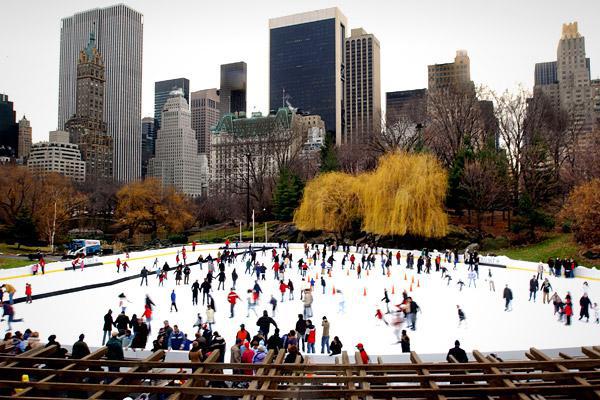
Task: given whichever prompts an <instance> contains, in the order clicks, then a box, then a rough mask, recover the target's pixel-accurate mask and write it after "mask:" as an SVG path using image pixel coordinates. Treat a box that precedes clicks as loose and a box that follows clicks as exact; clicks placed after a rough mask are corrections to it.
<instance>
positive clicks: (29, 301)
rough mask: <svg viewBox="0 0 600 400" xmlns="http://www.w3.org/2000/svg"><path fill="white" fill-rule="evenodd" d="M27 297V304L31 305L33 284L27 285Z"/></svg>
mask: <svg viewBox="0 0 600 400" xmlns="http://www.w3.org/2000/svg"><path fill="white" fill-rule="evenodd" d="M25 296H27V301H26V303H31V284H29V283H26V284H25Z"/></svg>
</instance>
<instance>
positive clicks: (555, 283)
mask: <svg viewBox="0 0 600 400" xmlns="http://www.w3.org/2000/svg"><path fill="white" fill-rule="evenodd" d="M321 247H322V246H321ZM178 249H180V248H172V249H160V250H153V251H147V252H136V253H131V254H130V259H129V261H128V264H129V266H130V269H129V270H128V271H127V272H126V273H125V274H124V273H123V272H121V273H120V274H117V273H116V267H115V264H114V260H116V258H117V256H111V257H104V258H101V259H100V260H101V261H103V262H104V265H102V266H98V267H92V268H86V269H85V270H84V271H80V270H76V271H64V270H63V269H64V266H65V265H67V263H56V264H49V265H47V266H46V271H47V273H46V274H45V275H37V276H23V275H27V274H29V273H30V268H28V267H27V268H20V269H12V270H3V271H0V283H10V284H12V285H13V286H14V287H15V288H16V289H17V293H16V295H15V297H16V298H18V297H22V296H24V290H25V283H26V282H28V283H31V285H32V287H33V293H34V294H39V293H44V292H51V291H55V290H59V289H64V288H70V287H77V286H84V285H88V284H92V283H98V282H104V281H111V280H115V279H118V278H120V277H123V276H124V275H130V274H132V275H133V274H138V273H139V272H140V270H141V269H142V266H144V265H145V266H146V267H147V268H148V269H150V270H151V268H152V263H153V261H154V258H155V257H158V260H159V265H162V264H163V263H164V262H165V261H167V262H168V263H169V265H170V266H171V267H174V266H175V254H176V251H177V250H178ZM290 249H291V251H292V253H293V256H294V261H293V262H292V268H291V269H290V270H286V273H285V279H286V281H287V279H290V278H291V279H292V281H293V283H294V286H295V300H293V301H288V296H287V294H286V296H285V301H284V302H281V296H280V292H279V282H278V281H276V280H275V279H274V278H273V276H274V274H273V270H272V269H271V266H272V264H273V263H272V261H271V252H270V251H269V250H267V251H266V252H265V254H264V255H263V254H262V252H261V251H259V252H258V254H257V260H258V261H259V262H264V263H265V265H266V266H267V274H266V280H265V281H259V284H260V286H261V288H262V290H263V294H262V295H261V299H260V304H259V305H258V306H257V308H256V311H257V313H258V314H259V316H260V315H261V314H262V311H263V310H269V315H271V312H270V310H271V306H270V304H268V302H269V300H270V297H271V294H273V295H274V296H275V298H276V299H277V300H278V305H277V311H276V315H275V320H276V321H277V323H278V325H279V327H280V330H281V334H282V335H283V334H284V333H287V332H288V331H289V330H290V329H294V327H295V322H296V320H297V315H298V314H299V313H302V311H303V305H302V302H301V301H300V288H301V287H302V286H303V283H302V281H301V276H300V274H299V272H298V270H297V264H296V261H297V260H298V259H299V258H300V257H303V256H304V254H302V253H303V248H302V245H301V244H297V245H290ZM217 251H218V249H217V245H205V246H198V247H197V248H196V251H195V252H194V253H192V251H191V246H187V254H188V262H191V261H195V260H196V259H197V258H198V256H199V255H200V254H203V255H204V256H207V255H208V254H209V253H210V254H211V255H212V256H213V257H216V254H217ZM281 251H282V250H281V249H278V252H279V253H281ZM393 254H394V255H395V250H393ZM405 254H406V252H403V257H402V264H401V266H397V265H396V260H395V259H394V260H393V264H392V268H391V275H390V276H389V277H388V276H387V275H384V274H382V270H381V267H380V261H379V260H380V258H379V256H377V260H376V263H375V266H374V267H373V269H372V270H370V271H369V273H368V274H367V271H365V270H363V272H362V278H360V279H358V278H357V276H356V271H354V270H351V271H350V272H349V273H348V267H349V262H348V263H346V268H345V270H343V271H342V270H341V264H340V261H341V259H342V255H343V253H342V252H337V253H335V259H336V262H335V264H334V269H333V272H332V276H331V277H329V276H327V275H326V285H327V286H326V288H325V293H324V294H323V291H322V287H321V284H320V279H316V278H317V274H318V275H319V278H320V276H321V269H320V267H311V269H310V270H309V271H308V276H309V277H311V278H313V277H314V278H315V281H316V284H315V290H314V302H313V306H312V309H313V314H314V315H313V317H312V318H311V319H312V321H313V323H314V324H315V326H316V327H317V341H316V346H315V348H316V352H317V353H319V352H320V341H321V332H322V328H321V320H322V317H323V316H326V317H327V318H328V320H329V321H330V324H331V328H330V336H331V339H333V336H339V338H340V340H341V341H342V343H343V345H344V347H343V350H349V351H352V350H353V348H354V346H355V345H356V344H357V343H359V342H361V343H363V344H364V345H365V349H366V350H367V352H368V353H369V354H390V355H391V354H399V353H401V349H400V345H399V344H396V336H395V334H394V329H393V328H392V327H388V326H386V325H385V324H384V323H382V322H381V321H378V320H377V318H376V317H375V313H376V310H377V308H380V309H381V310H382V311H383V312H384V313H385V311H386V309H385V303H384V302H382V301H381V299H382V297H383V291H384V289H385V288H387V289H388V293H389V295H390V296H391V300H392V301H391V303H390V307H391V308H394V305H395V304H399V303H400V302H401V299H402V296H401V294H402V291H403V290H406V291H407V292H408V295H409V296H412V297H413V299H414V300H415V301H416V302H417V303H418V304H419V306H420V308H421V312H420V313H418V316H417V324H416V325H417V329H416V331H411V330H408V335H409V336H410V339H411V350H415V351H417V352H419V353H422V354H426V353H444V352H446V351H447V350H448V348H450V347H452V345H453V343H454V340H456V339H459V340H460V341H461V344H462V347H463V348H464V349H465V350H467V351H469V350H472V349H478V350H481V351H486V352H489V351H507V350H521V349H528V348H529V347H538V348H543V349H551V348H564V347H576V346H583V345H598V344H599V340H600V339H599V338H600V325H597V324H595V323H593V319H594V312H593V310H590V314H591V318H590V322H589V323H585V322H582V321H578V318H579V309H580V307H579V299H580V297H581V296H582V294H583V290H584V289H583V283H584V279H580V278H575V279H565V278H563V277H561V278H554V277H550V283H551V284H552V288H553V291H551V293H550V295H552V293H553V292H554V291H557V292H558V294H559V295H560V296H561V298H562V299H563V300H564V297H565V295H566V294H567V292H570V293H571V296H572V299H573V304H574V316H573V323H572V325H571V326H565V325H564V324H563V323H560V322H557V316H555V315H554V314H553V306H552V304H542V292H538V298H537V301H536V302H533V301H531V302H529V301H528V296H529V280H530V279H531V277H532V275H533V274H534V273H533V272H530V271H524V270H517V269H502V268H493V267H492V273H493V280H494V283H495V287H496V291H495V292H493V291H490V289H489V282H488V281H487V276H488V267H485V266H481V267H480V271H479V275H480V278H479V279H478V280H477V287H470V288H469V287H468V286H467V285H468V279H467V267H466V266H465V265H462V264H459V265H458V269H457V270H456V271H453V270H452V265H448V266H447V267H448V270H449V272H450V274H451V275H452V281H451V283H450V285H449V286H448V285H447V281H446V280H442V279H441V274H440V273H439V272H438V273H436V272H433V271H434V269H435V268H432V273H431V274H424V273H422V274H420V275H419V274H417V273H416V267H415V269H414V270H407V269H406V268H405V265H406V264H405V261H406V258H405V256H404V255H405ZM413 254H416V256H417V257H418V255H419V253H413ZM118 256H119V257H120V258H121V260H125V256H124V255H118ZM433 257H435V255H433ZM358 260H360V256H359V255H357V261H358ZM415 264H416V261H415ZM233 267H236V268H237V273H238V274H239V279H238V281H237V285H236V289H237V290H236V292H237V293H238V295H239V296H240V297H241V298H242V301H240V302H238V304H237V305H236V308H235V314H236V315H235V318H233V319H230V318H229V304H228V303H227V294H228V293H229V289H230V288H231V283H232V282H231V271H232V268H233ZM53 270H56V272H52V271H53ZM244 270H245V264H244V261H242V260H241V256H240V257H238V259H237V261H236V263H235V264H233V265H232V266H230V265H227V266H226V273H227V281H226V283H225V288H226V290H216V287H217V284H218V282H217V281H216V280H213V285H212V286H213V292H212V295H213V297H214V299H215V302H216V313H215V321H216V323H215V325H214V326H213V330H216V331H218V332H219V333H220V334H221V335H222V336H223V337H224V338H225V340H226V342H227V349H229V347H231V345H232V344H233V342H234V338H235V333H236V331H237V330H238V329H239V325H240V324H242V323H243V324H245V325H246V328H247V329H248V330H249V331H250V333H251V334H252V335H254V334H255V333H256V332H257V330H258V327H257V326H256V320H257V319H258V318H257V317H256V316H255V315H254V314H253V313H251V314H250V317H246V311H247V306H246V296H247V293H246V291H247V289H249V288H252V286H253V285H254V281H255V276H252V277H251V276H249V275H246V274H244ZM151 272H153V271H151ZM206 272H207V265H206V264H205V265H204V267H203V270H202V271H201V270H200V268H199V267H198V266H197V265H196V266H192V273H191V277H190V284H191V283H193V282H194V281H195V280H196V279H198V280H199V282H200V283H201V282H202V280H203V278H204V277H205V275H206ZM405 275H406V279H405ZM545 276H546V274H545ZM413 278H414V283H413V284H412V291H410V286H411V282H412V280H413ZM459 279H462V280H463V281H464V282H465V283H466V284H467V285H466V286H465V287H464V288H463V290H462V291H459V287H458V286H457V282H458V280H459ZM148 282H149V286H147V287H146V286H142V287H140V279H134V280H130V281H127V282H124V283H121V284H117V285H113V286H108V287H104V288H99V289H92V290H86V291H82V292H77V293H72V294H67V295H61V296H55V297H50V298H46V299H40V300H34V302H33V303H32V304H25V303H19V304H15V306H14V308H15V317H16V318H24V320H25V321H24V322H22V323H15V324H13V331H14V330H21V331H22V330H24V329H26V328H30V329H32V330H37V331H39V332H40V337H41V338H42V341H45V340H46V338H47V337H48V336H49V335H50V334H56V335H57V338H58V341H59V342H61V343H62V344H65V345H67V344H71V343H73V342H75V341H76V340H77V337H78V336H79V334H80V333H85V335H86V341H87V343H88V344H89V345H90V346H98V345H100V344H101V341H102V326H103V316H104V314H106V312H107V310H109V309H112V310H113V316H114V317H116V316H117V314H118V313H119V311H120V310H119V307H118V305H119V299H118V297H117V296H118V295H119V294H120V293H125V294H126V296H127V298H128V299H129V301H131V303H130V304H128V305H127V314H128V315H129V316H131V315H132V314H134V313H136V314H137V315H138V316H139V315H141V314H142V312H143V309H144V298H145V296H146V295H149V296H150V297H151V298H152V300H153V301H154V303H156V307H155V309H154V313H153V321H152V334H151V336H150V338H149V340H148V346H147V349H148V348H150V347H151V342H152V340H154V339H155V338H156V334H157V332H158V330H159V328H160V327H161V326H162V324H163V321H164V320H168V321H169V322H170V324H171V326H173V325H178V326H179V328H180V329H181V330H182V331H183V332H184V333H187V334H188V336H189V337H190V338H193V336H194V335H193V334H194V332H195V331H196V328H194V327H193V324H194V323H195V321H196V315H197V313H201V314H202V316H203V318H205V317H206V308H205V307H204V306H202V299H201V294H200V296H199V297H200V304H199V305H198V306H193V305H192V292H191V288H190V287H191V285H183V284H182V285H180V286H176V285H175V275H174V272H173V271H171V272H169V277H168V280H167V281H165V284H164V286H163V287H159V286H158V279H157V278H156V277H155V275H154V274H151V275H149V277H148ZM506 284H508V285H509V287H510V288H511V289H512V291H513V296H514V300H513V310H512V311H511V312H505V311H504V301H503V299H502V291H503V289H504V287H505V285H506ZM540 284H541V282H540ZM588 284H589V290H588V294H589V297H590V299H591V301H592V303H594V302H599V301H600V282H599V281H597V280H596V281H595V280H588ZM334 288H335V289H337V290H340V291H341V292H342V293H341V294H340V293H338V294H335V295H334V294H333V289H334ZM173 289H175V292H176V294H177V305H178V307H179V312H170V311H169V307H170V293H171V290H173ZM392 290H393V291H394V294H392ZM342 302H343V303H344V310H343V311H342V310H340V308H341V305H340V303H342ZM457 305H460V306H461V307H462V309H463V311H464V312H465V314H466V323H465V324H463V326H460V327H459V326H458V315H457V310H456V306H457ZM2 328H3V329H6V322H3V323H2ZM272 332H273V328H271V331H270V333H272ZM227 357H228V356H227Z"/></svg>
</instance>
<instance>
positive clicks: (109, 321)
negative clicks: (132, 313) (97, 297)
mask: <svg viewBox="0 0 600 400" xmlns="http://www.w3.org/2000/svg"><path fill="white" fill-rule="evenodd" d="M113 326H115V322H114V321H113V317H112V310H108V312H107V313H106V315H104V325H103V326H102V330H103V331H104V334H103V335H102V346H104V343H106V337H107V336H108V338H109V339H110V332H111V331H112V328H113Z"/></svg>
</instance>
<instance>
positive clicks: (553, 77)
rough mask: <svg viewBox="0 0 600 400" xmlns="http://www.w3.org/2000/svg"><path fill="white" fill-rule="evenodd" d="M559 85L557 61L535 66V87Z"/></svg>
mask: <svg viewBox="0 0 600 400" xmlns="http://www.w3.org/2000/svg"><path fill="white" fill-rule="evenodd" d="M553 83H558V74H557V72H556V61H550V62H541V63H536V64H535V73H534V85H536V86H537V85H551V84H553Z"/></svg>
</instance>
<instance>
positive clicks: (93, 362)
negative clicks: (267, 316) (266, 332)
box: [0, 347, 600, 400]
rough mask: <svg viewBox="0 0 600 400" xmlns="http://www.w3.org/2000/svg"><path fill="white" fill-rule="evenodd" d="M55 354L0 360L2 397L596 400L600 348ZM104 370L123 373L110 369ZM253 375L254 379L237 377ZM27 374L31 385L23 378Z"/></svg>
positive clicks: (599, 383) (50, 351)
mask: <svg viewBox="0 0 600 400" xmlns="http://www.w3.org/2000/svg"><path fill="white" fill-rule="evenodd" d="M55 350H56V349H55V348H53V347H50V348H38V349H34V350H30V351H28V352H26V353H23V354H20V355H18V356H10V355H7V354H0V399H8V398H20V399H38V400H39V399H50V398H66V399H81V398H89V399H122V398H124V397H127V396H129V397H132V398H134V399H135V398H136V397H137V396H138V395H139V394H141V393H146V394H150V395H152V396H158V395H162V396H163V397H168V398H169V399H170V400H184V399H186V400H187V399H196V398H198V397H200V396H207V395H211V396H213V397H217V396H219V397H221V396H222V397H230V398H243V399H244V400H266V399H292V398H294V399H352V400H358V399H365V400H371V399H445V400H447V399H519V400H541V399H599V400H600V347H583V348H581V354H580V355H578V356H568V355H566V354H562V353H560V354H559V357H558V358H552V357H549V356H548V355H546V354H544V353H543V352H541V351H539V350H537V349H535V348H531V349H530V350H529V351H528V352H526V353H525V356H524V359H522V360H511V361H500V360H499V359H497V358H495V357H493V356H485V355H483V354H482V353H481V352H479V351H474V352H473V354H472V359H473V360H474V361H472V362H468V363H457V362H452V361H454V360H450V361H451V362H423V361H422V359H421V358H420V357H419V355H418V354H416V353H414V352H412V353H411V354H410V361H411V362H410V363H384V362H382V359H381V358H377V360H374V362H373V363H371V364H363V363H362V361H361V358H360V356H359V355H358V353H356V354H355V355H354V362H353V363H351V362H350V357H349V356H348V354H347V353H346V352H343V353H342V354H341V356H339V357H336V358H335V363H333V364H315V363H311V362H310V359H307V360H308V362H306V363H300V358H299V357H297V358H296V362H295V363H290V364H284V363H283V360H284V356H285V354H284V353H283V352H279V353H278V354H275V353H274V352H273V351H270V352H269V353H268V354H267V357H266V358H265V362H264V363H262V364H229V363H218V362H216V360H218V356H219V354H218V351H214V352H212V353H211V354H210V356H209V357H208V359H207V360H206V361H205V362H202V363H191V362H164V361H162V360H163V359H164V355H165V354H164V352H163V351H158V352H155V353H153V354H151V355H150V356H149V357H147V358H146V359H126V360H122V361H111V360H106V359H105V358H104V357H105V354H106V348H101V349H99V350H97V351H95V352H94V353H92V354H90V355H89V356H87V357H84V358H83V359H79V360H75V359H57V358H51V357H50V358H49V357H48V356H49V355H51V354H53V353H54V351H55ZM107 367H119V368H120V371H119V372H108V371H106V369H107ZM233 370H236V371H239V370H253V371H254V374H253V375H243V374H233V372H232V371H233ZM23 376H27V377H28V379H29V381H23Z"/></svg>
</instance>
